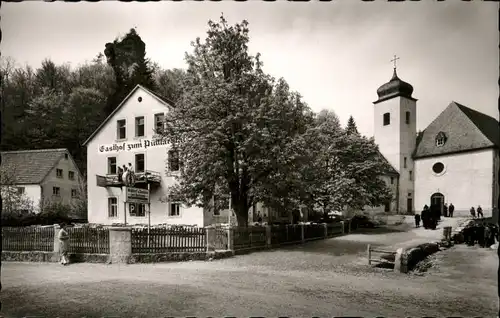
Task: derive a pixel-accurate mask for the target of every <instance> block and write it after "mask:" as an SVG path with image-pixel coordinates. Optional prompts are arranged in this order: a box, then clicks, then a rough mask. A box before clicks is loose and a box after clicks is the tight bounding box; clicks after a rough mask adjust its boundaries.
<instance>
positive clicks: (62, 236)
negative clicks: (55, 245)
mask: <svg viewBox="0 0 500 318" xmlns="http://www.w3.org/2000/svg"><path fill="white" fill-rule="evenodd" d="M57 238H58V239H59V253H61V264H62V265H68V264H69V258H68V253H69V234H68V231H67V229H66V223H62V224H61V230H59V233H58V235H57Z"/></svg>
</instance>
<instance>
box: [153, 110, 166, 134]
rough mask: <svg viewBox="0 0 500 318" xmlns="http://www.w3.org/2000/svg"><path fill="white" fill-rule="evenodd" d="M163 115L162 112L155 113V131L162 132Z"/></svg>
mask: <svg viewBox="0 0 500 318" xmlns="http://www.w3.org/2000/svg"><path fill="white" fill-rule="evenodd" d="M164 120H165V115H164V114H163V113H159V114H155V132H156V133H160V132H162V130H163V128H164V127H165V125H164V123H163V122H164Z"/></svg>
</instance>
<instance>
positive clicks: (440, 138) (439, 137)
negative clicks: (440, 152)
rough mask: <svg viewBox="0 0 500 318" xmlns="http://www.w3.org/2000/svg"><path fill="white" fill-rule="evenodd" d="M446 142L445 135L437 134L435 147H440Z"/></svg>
mask: <svg viewBox="0 0 500 318" xmlns="http://www.w3.org/2000/svg"><path fill="white" fill-rule="evenodd" d="M445 142H446V135H445V134H444V133H443V132H439V133H438V134H437V136H436V146H438V147H442V146H444V143H445Z"/></svg>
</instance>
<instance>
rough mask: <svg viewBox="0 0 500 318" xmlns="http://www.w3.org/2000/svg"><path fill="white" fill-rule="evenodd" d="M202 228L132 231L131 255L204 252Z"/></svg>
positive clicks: (204, 234) (204, 243)
mask: <svg viewBox="0 0 500 318" xmlns="http://www.w3.org/2000/svg"><path fill="white" fill-rule="evenodd" d="M206 245H207V242H206V233H205V229H204V228H196V227H193V228H151V229H149V232H148V229H147V228H140V229H132V253H172V252H204V251H205V250H206Z"/></svg>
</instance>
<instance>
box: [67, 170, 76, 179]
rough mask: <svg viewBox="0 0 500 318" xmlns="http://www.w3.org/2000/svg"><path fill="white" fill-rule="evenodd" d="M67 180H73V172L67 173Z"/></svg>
mask: <svg viewBox="0 0 500 318" xmlns="http://www.w3.org/2000/svg"><path fill="white" fill-rule="evenodd" d="M68 179H70V180H75V172H74V171H68Z"/></svg>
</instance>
